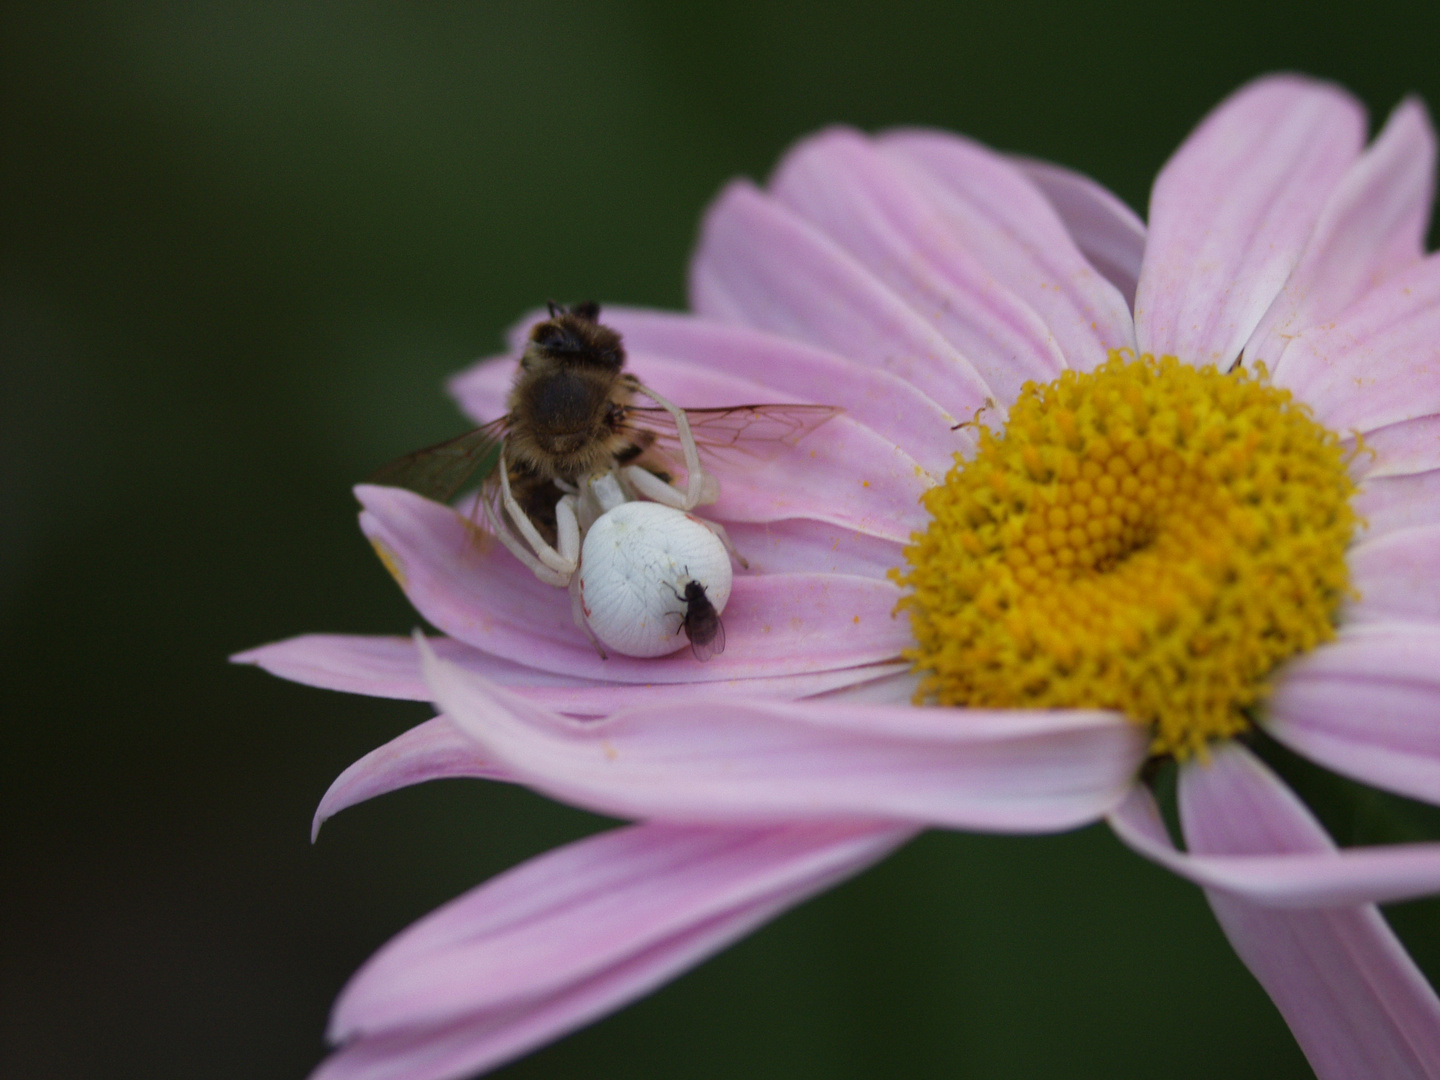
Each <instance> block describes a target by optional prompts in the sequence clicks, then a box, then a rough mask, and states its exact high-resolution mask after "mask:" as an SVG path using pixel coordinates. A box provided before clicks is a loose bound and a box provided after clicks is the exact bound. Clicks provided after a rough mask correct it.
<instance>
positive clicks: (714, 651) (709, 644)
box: [690, 615, 725, 663]
mask: <svg viewBox="0 0 1440 1080" xmlns="http://www.w3.org/2000/svg"><path fill="white" fill-rule="evenodd" d="M690 651H691V652H692V653H694V654H695V659H696V660H699V661H700V662H701V663H704V662H705V661H706V660H709V659H710V658H711V657H712V656H719V655H720V654H721V653H722V652H724V651H725V624H724V623H723V622H721V621H720V616H719V615H716V616H715V634H714V636H713V637H711V638H710V640H708V641H706V642H704V643H703V644H702V643H701V642H698V641H691V642H690Z"/></svg>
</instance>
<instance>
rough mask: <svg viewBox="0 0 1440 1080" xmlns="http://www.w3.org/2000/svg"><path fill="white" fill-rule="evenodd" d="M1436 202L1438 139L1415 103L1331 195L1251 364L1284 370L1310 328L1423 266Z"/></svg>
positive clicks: (1255, 338)
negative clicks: (1285, 356)
mask: <svg viewBox="0 0 1440 1080" xmlns="http://www.w3.org/2000/svg"><path fill="white" fill-rule="evenodd" d="M1434 198H1435V133H1434V131H1433V130H1432V129H1431V127H1430V119H1429V117H1428V116H1427V115H1426V114H1425V106H1424V105H1422V104H1421V103H1420V102H1419V101H1418V100H1416V99H1415V98H1410V99H1408V100H1406V101H1403V102H1401V103H1400V105H1399V106H1398V107H1397V108H1396V109H1395V111H1394V112H1393V113H1391V114H1390V119H1389V120H1388V121H1387V122H1386V124H1385V127H1384V129H1383V130H1382V131H1381V132H1380V134H1379V136H1377V137H1376V139H1375V142H1374V143H1372V144H1371V146H1370V147H1369V149H1367V150H1366V151H1365V153H1363V154H1361V155H1360V158H1359V160H1358V161H1356V162H1355V163H1354V164H1353V165H1351V166H1350V170H1349V172H1347V173H1346V174H1345V176H1344V178H1343V179H1342V180H1341V181H1340V184H1339V186H1338V187H1336V188H1335V190H1334V192H1332V193H1331V195H1330V201H1329V202H1327V203H1326V204H1325V208H1324V209H1323V210H1322V211H1321V212H1320V220H1319V221H1318V222H1317V223H1316V225H1315V231H1314V232H1313V233H1312V234H1311V236H1310V240H1309V242H1308V243H1307V244H1306V245H1305V251H1304V253H1303V254H1301V256H1300V261H1299V263H1297V264H1296V266H1295V269H1294V271H1293V272H1292V273H1291V275H1290V280H1289V281H1287V282H1286V283H1285V288H1284V290H1283V291H1282V292H1281V293H1280V295H1279V297H1278V298H1276V300H1275V303H1274V304H1272V305H1271V306H1270V310H1269V311H1267V312H1266V313H1265V317H1264V318H1263V319H1261V320H1260V325H1259V326H1258V327H1257V328H1256V330H1255V333H1254V334H1252V335H1251V337H1250V341H1249V342H1248V343H1247V344H1246V346H1245V358H1246V361H1247V362H1253V361H1256V360H1263V361H1265V362H1266V363H1267V364H1268V365H1269V367H1270V370H1271V371H1272V372H1274V371H1276V370H1277V364H1278V362H1279V360H1280V357H1281V354H1282V353H1283V352H1284V351H1285V348H1286V346H1288V345H1289V344H1290V342H1291V341H1292V340H1293V339H1294V338H1295V337H1296V336H1297V335H1298V334H1299V333H1300V332H1301V331H1302V330H1305V329H1306V328H1307V327H1311V326H1314V325H1316V324H1317V323H1322V322H1325V321H1327V320H1329V319H1333V318H1334V317H1335V316H1336V315H1338V314H1339V313H1340V312H1342V311H1344V310H1345V309H1346V308H1347V307H1349V306H1350V305H1351V304H1352V303H1353V302H1354V301H1356V300H1358V299H1360V297H1362V296H1363V295H1365V293H1367V292H1369V291H1370V290H1371V289H1373V288H1375V286H1377V285H1379V284H1380V283H1381V282H1382V281H1384V280H1385V279H1386V278H1389V277H1392V276H1393V275H1395V274H1396V273H1398V272H1399V271H1401V270H1404V269H1405V268H1406V267H1408V266H1409V265H1410V264H1412V263H1415V262H1418V261H1419V260H1420V257H1421V256H1422V255H1424V254H1425V231H1426V229H1427V228H1428V227H1429V224H1430V204H1431V203H1432V202H1433V201H1434ZM1287 363H1288V361H1287Z"/></svg>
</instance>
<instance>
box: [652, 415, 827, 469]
mask: <svg viewBox="0 0 1440 1080" xmlns="http://www.w3.org/2000/svg"><path fill="white" fill-rule="evenodd" d="M844 411H845V410H844V409H841V408H839V407H838V406H835V405H784V404H775V405H729V406H724V407H722V408H718V409H686V410H685V416H686V419H688V420H689V421H690V432H691V434H692V435H694V436H695V445H696V446H697V447H699V448H700V449H701V450H709V451H712V452H713V451H717V450H718V451H739V452H742V453H745V454H749V455H751V456H755V457H767V456H769V455H770V454H773V453H777V452H779V450H780V449H781V448H782V447H786V446H794V445H795V444H796V443H798V442H799V441H800V440H801V439H803V438H804V437H805V436H806V435H808V434H810V432H812V431H814V430H815V429H816V428H818V427H819V426H820V425H821V424H823V423H825V421H827V420H831V419H833V418H834V417H837V416H839V415H840V414H841V413H842V412H844ZM626 415H627V418H629V419H630V420H631V422H632V423H633V424H634V426H635V427H637V428H643V429H646V430H649V431H653V432H655V434H656V435H657V436H658V439H657V441H658V442H659V443H661V444H662V445H664V446H666V447H667V448H672V449H673V448H674V447H677V446H679V437H678V435H677V433H676V429H675V418H674V417H672V416H671V415H670V413H669V412H668V411H666V410H665V409H661V408H658V407H654V408H652V407H648V406H646V407H641V406H633V405H632V406H630V407H629V408H628V409H627V410H626Z"/></svg>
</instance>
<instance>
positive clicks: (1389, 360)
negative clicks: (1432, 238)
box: [1275, 255, 1440, 432]
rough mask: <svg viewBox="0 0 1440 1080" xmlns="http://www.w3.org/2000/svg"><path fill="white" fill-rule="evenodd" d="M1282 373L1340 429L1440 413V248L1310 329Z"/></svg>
mask: <svg viewBox="0 0 1440 1080" xmlns="http://www.w3.org/2000/svg"><path fill="white" fill-rule="evenodd" d="M1275 381H1276V384H1277V385H1280V386H1287V387H1289V388H1290V389H1291V390H1293V391H1294V392H1295V396H1296V397H1298V398H1299V399H1300V400H1301V401H1303V402H1305V404H1307V405H1309V406H1310V408H1311V409H1313V410H1314V412H1315V418H1316V419H1317V420H1319V421H1320V422H1321V423H1322V424H1324V425H1325V426H1326V427H1328V428H1330V429H1331V430H1332V431H1344V432H1348V431H1350V430H1352V429H1354V430H1358V431H1362V432H1363V431H1373V430H1374V429H1375V428H1378V427H1383V426H1385V425H1387V424H1398V423H1400V422H1401V421H1404V420H1413V419H1414V418H1416V417H1420V416H1430V415H1433V414H1435V413H1440V256H1434V255H1432V256H1430V257H1429V258H1428V259H1425V260H1424V261H1422V262H1419V263H1416V264H1415V265H1414V266H1412V267H1410V269H1408V270H1406V271H1404V272H1403V273H1400V274H1397V275H1396V276H1394V277H1392V278H1390V279H1389V280H1387V281H1386V282H1384V283H1383V284H1382V285H1380V286H1379V287H1378V288H1376V289H1373V290H1371V291H1370V292H1369V293H1367V294H1366V295H1365V297H1364V298H1363V299H1361V300H1360V301H1359V302H1357V303H1355V304H1353V305H1351V306H1350V307H1349V308H1347V309H1346V310H1345V311H1344V312H1343V313H1341V314H1340V315H1338V316H1337V317H1335V318H1334V319H1333V321H1331V322H1327V323H1324V324H1322V325H1320V326H1314V327H1311V328H1310V329H1309V330H1306V331H1305V332H1304V333H1303V334H1301V335H1300V336H1299V337H1298V338H1296V339H1295V340H1294V341H1292V342H1291V343H1290V346H1289V348H1287V349H1286V350H1285V355H1284V359H1283V360H1282V362H1281V365H1280V370H1279V371H1278V373H1277V374H1276V378H1275Z"/></svg>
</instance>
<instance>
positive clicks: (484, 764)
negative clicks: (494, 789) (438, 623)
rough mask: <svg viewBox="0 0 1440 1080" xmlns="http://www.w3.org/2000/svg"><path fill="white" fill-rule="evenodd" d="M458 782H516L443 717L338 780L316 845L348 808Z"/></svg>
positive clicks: (319, 817) (314, 832) (318, 821)
mask: <svg viewBox="0 0 1440 1080" xmlns="http://www.w3.org/2000/svg"><path fill="white" fill-rule="evenodd" d="M411 651H412V652H413V651H414V647H413V645H412V646H411ZM453 777H474V778H478V779H483V780H512V779H514V778H513V777H512V776H511V775H510V774H509V773H508V772H506V771H505V770H504V769H502V768H500V766H498V765H496V764H495V763H494V762H493V761H490V760H488V759H487V758H486V757H485V755H484V754H483V753H482V752H481V750H480V748H479V747H478V746H476V745H475V741H474V740H473V739H471V738H470V737H469V736H467V735H465V734H464V733H463V732H461V731H460V729H459V728H457V727H456V726H455V725H454V724H452V723H451V722H450V721H449V720H448V719H446V718H445V717H443V716H437V717H435V718H434V719H433V720H426V721H425V722H424V723H423V724H418V725H416V726H415V727H413V728H411V729H410V730H409V731H407V732H405V733H404V734H403V735H398V736H396V737H395V738H393V739H391V740H390V741H389V742H388V743H386V744H385V745H384V746H381V747H379V748H378V749H375V750H371V751H370V753H368V754H366V755H365V756H364V757H363V758H361V759H360V760H359V761H357V762H355V764H353V765H351V766H350V767H349V768H348V769H346V770H345V771H344V772H342V773H341V774H340V775H339V776H337V777H336V778H335V782H334V783H333V784H331V785H330V789H329V790H328V791H326V792H325V795H324V797H323V798H322V799H321V800H320V805H319V806H318V807H316V808H315V819H314V821H312V822H311V824H310V842H311V843H312V844H313V843H314V842H315V838H316V837H317V836H319V835H320V826H321V825H323V824H325V822H326V821H328V820H330V818H332V817H334V816H335V815H336V814H338V813H339V812H340V811H341V810H344V809H346V808H347V807H351V806H354V805H355V804H356V803H362V802H364V801H365V800H366V799H373V798H374V797H375V796H377V795H384V794H386V793H388V792H391V791H398V790H399V789H400V788H403V787H409V786H410V785H412V784H423V783H424V782H425V781H427V780H445V779H450V778H453Z"/></svg>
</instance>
